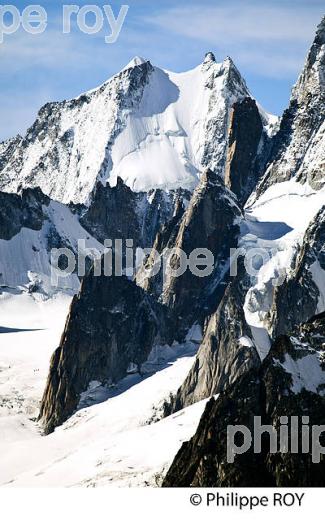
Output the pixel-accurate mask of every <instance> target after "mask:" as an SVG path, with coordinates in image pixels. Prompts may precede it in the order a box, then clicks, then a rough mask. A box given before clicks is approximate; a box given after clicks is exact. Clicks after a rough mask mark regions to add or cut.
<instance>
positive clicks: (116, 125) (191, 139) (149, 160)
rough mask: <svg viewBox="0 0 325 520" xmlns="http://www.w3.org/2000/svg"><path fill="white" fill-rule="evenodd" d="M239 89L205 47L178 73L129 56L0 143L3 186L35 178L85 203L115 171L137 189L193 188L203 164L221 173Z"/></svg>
mask: <svg viewBox="0 0 325 520" xmlns="http://www.w3.org/2000/svg"><path fill="white" fill-rule="evenodd" d="M246 97H251V95H250V93H249V91H248V88H247V86H246V83H245V81H244V79H243V78H242V77H241V75H240V73H239V72H238V70H237V69H236V67H235V65H233V63H232V61H231V60H229V59H227V60H226V61H225V62H222V63H217V62H216V61H215V56H214V54H213V53H212V52H208V53H207V55H206V58H205V61H204V64H203V65H202V64H201V65H198V66H197V67H195V68H194V69H193V70H189V71H187V72H183V73H174V72H170V71H167V70H163V69H161V68H159V67H155V66H154V65H153V64H151V62H150V61H147V60H146V59H145V58H141V57H138V56H136V57H135V58H133V60H132V61H131V62H130V63H129V64H128V65H127V66H126V67H125V68H124V69H122V71H120V72H119V73H117V74H116V75H115V76H113V77H112V78H111V79H109V80H107V81H106V82H105V83H104V84H102V85H101V86H99V87H97V88H95V89H94V90H91V91H88V92H85V93H84V94H82V95H80V96H79V97H77V98H75V99H71V100H69V101H63V102H60V103H49V104H47V105H45V106H44V107H43V108H42V109H41V110H40V112H39V114H38V117H37V119H36V121H35V123H34V125H33V126H32V127H31V128H30V129H29V130H28V131H27V134H26V136H25V137H24V138H23V139H21V140H20V141H19V142H17V143H14V144H13V145H11V146H10V147H7V148H6V147H5V146H2V147H1V148H0V174H1V175H0V189H2V190H4V191H9V192H17V190H19V189H21V188H24V187H37V186H38V187H40V188H41V189H42V191H43V192H44V193H45V194H47V195H48V196H50V197H51V198H54V199H56V200H58V201H60V202H64V203H68V202H71V201H72V202H74V203H86V204H88V203H89V202H90V201H91V197H92V193H93V190H94V187H95V186H96V184H97V182H98V181H101V182H102V183H103V184H104V185H105V184H106V183H109V184H110V185H111V186H115V184H116V182H117V177H121V179H123V181H124V182H125V183H126V184H127V185H128V186H129V187H130V188H131V189H132V190H133V191H136V192H139V191H150V190H151V189H155V188H160V189H163V190H172V189H177V188H178V187H182V188H186V189H190V190H193V189H194V188H195V187H196V185H197V183H198V180H199V175H200V172H202V170H203V169H204V168H210V169H211V170H213V171H215V172H216V173H218V174H219V175H220V176H221V177H223V176H224V169H225V161H226V152H227V134H228V129H229V116H230V111H231V110H232V106H233V105H234V103H236V102H237V101H240V100H242V99H244V98H246ZM267 124H268V123H267V122H266V125H265V126H267Z"/></svg>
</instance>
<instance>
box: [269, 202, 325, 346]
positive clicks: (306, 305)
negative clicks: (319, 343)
mask: <svg viewBox="0 0 325 520" xmlns="http://www.w3.org/2000/svg"><path fill="white" fill-rule="evenodd" d="M324 246H325V206H324V207H323V208H322V209H321V210H320V211H319V212H318V214H317V215H316V217H315V218H314V219H313V221H312V222H311V224H310V226H309V227H308V229H307V231H306V233H305V236H304V239H303V242H302V246H301V247H300V248H298V250H297V252H296V254H295V257H294V260H293V268H292V270H291V271H290V272H289V274H288V276H287V278H286V280H285V281H284V283H283V284H281V285H280V286H278V287H276V288H275V289H274V293H273V302H272V307H271V310H270V313H269V318H268V321H269V328H270V331H271V332H272V335H273V337H276V336H278V335H280V334H286V333H287V332H288V331H289V330H292V329H293V328H294V327H296V326H297V325H298V324H299V323H300V322H301V321H306V320H308V319H309V318H310V317H311V316H313V315H315V314H316V313H317V312H322V311H323V310H325V302H323V301H322V300H321V299H320V294H321V293H320V289H319V287H318V285H317V283H319V281H320V280H319V278H322V276H325V250H324ZM314 269H315V273H318V275H317V274H315V276H313V270H314ZM322 271H324V273H323V274H322ZM292 302H294V305H293V304H292Z"/></svg>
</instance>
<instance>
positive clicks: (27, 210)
mask: <svg viewBox="0 0 325 520" xmlns="http://www.w3.org/2000/svg"><path fill="white" fill-rule="evenodd" d="M49 203H50V199H49V198H48V197H46V196H45V195H44V194H43V193H42V192H41V190H40V189H39V188H36V189H26V190H24V191H23V192H22V193H21V194H20V195H16V194H14V193H3V192H0V239H4V240H10V239H11V238H13V237H14V236H15V235H17V233H19V231H20V230H21V229H22V228H23V227H26V228H29V229H34V230H37V231H39V230H40V229H41V228H42V226H43V222H44V220H45V219H46V215H45V213H44V210H43V205H44V206H48V205H49Z"/></svg>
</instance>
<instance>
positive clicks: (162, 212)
mask: <svg viewBox="0 0 325 520" xmlns="http://www.w3.org/2000/svg"><path fill="white" fill-rule="evenodd" d="M190 195H191V194H190V192H188V191H186V190H182V189H178V190H175V191H169V192H164V191H162V190H152V191H151V192H149V193H144V192H134V191H132V190H131V188H129V187H128V186H127V185H126V184H125V183H124V182H123V180H122V179H121V178H118V179H117V184H116V186H112V187H111V186H110V185H109V184H107V185H106V186H104V185H103V184H102V183H101V182H99V183H98V184H97V186H96V189H95V190H94V193H93V194H92V198H91V202H90V204H89V207H82V206H81V207H79V208H77V211H78V213H79V214H80V223H81V225H82V226H83V227H84V228H85V229H87V230H88V231H89V233H91V234H92V236H94V237H95V238H96V239H97V240H98V241H99V242H101V243H103V242H104V240H106V239H111V240H113V241H114V240H117V239H122V240H128V239H131V240H133V246H134V247H142V248H146V247H151V246H152V245H153V242H154V240H155V237H156V235H157V233H158V231H159V230H160V228H161V227H162V226H163V225H165V224H166V223H167V222H168V221H169V220H170V219H171V218H172V216H173V213H174V211H175V205H176V204H178V200H182V199H183V198H184V200H186V199H189V198H190Z"/></svg>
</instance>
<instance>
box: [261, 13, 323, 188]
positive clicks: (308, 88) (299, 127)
mask: <svg viewBox="0 0 325 520" xmlns="http://www.w3.org/2000/svg"><path fill="white" fill-rule="evenodd" d="M324 166H325V17H324V18H323V19H322V21H321V23H320V25H319V26H318V29H317V33H316V37H315V40H314V43H313V45H312V47H311V49H310V51H309V54H308V56H307V60H306V63H305V66H304V69H303V71H302V73H301V75H300V77H299V79H298V82H297V84H296V85H295V87H294V88H293V91H292V96H291V100H290V105H289V108H288V109H287V110H286V111H285V112H284V114H283V117H282V120H281V124H280V130H279V132H278V133H277V135H276V136H275V137H274V140H273V147H272V151H271V154H270V159H269V166H268V168H267V170H266V173H265V175H264V177H263V179H262V180H261V182H260V184H259V186H258V188H257V191H256V197H258V196H259V195H260V194H261V193H263V192H265V191H266V190H267V189H268V188H269V187H270V186H271V185H273V184H275V183H277V182H283V181H288V180H290V179H291V178H293V177H295V178H296V179H297V180H298V181H299V182H301V183H306V182H308V183H309V184H310V185H311V187H312V188H314V189H316V190H318V189H320V188H322V187H323V186H324Z"/></svg>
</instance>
